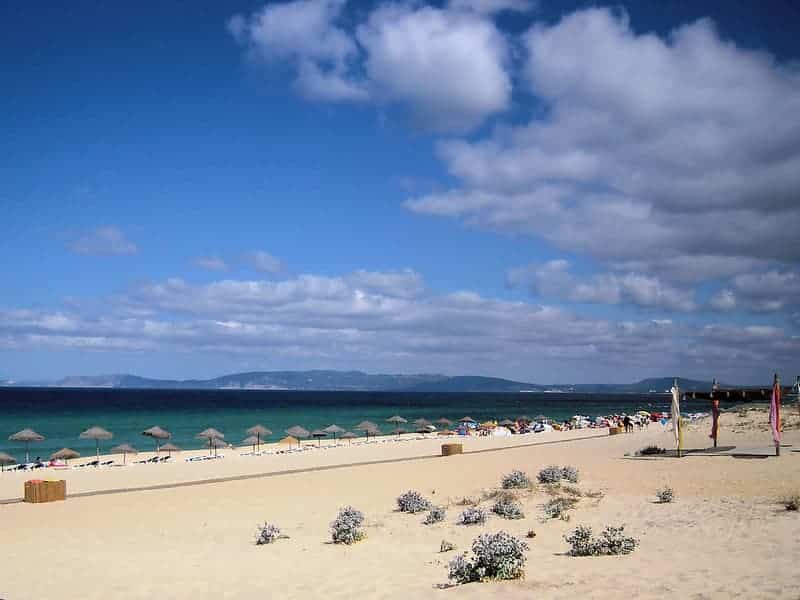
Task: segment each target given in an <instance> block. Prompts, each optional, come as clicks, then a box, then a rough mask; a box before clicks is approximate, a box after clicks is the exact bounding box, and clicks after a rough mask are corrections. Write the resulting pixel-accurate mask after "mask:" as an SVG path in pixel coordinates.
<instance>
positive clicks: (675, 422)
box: [670, 379, 683, 456]
mask: <svg viewBox="0 0 800 600" xmlns="http://www.w3.org/2000/svg"><path fill="white" fill-rule="evenodd" d="M670 391H671V392H672V407H671V409H670V410H671V411H672V431H673V432H674V433H675V446H676V448H677V449H678V456H680V455H681V450H682V448H681V447H682V446H683V431H681V429H682V424H681V389H680V388H679V387H678V380H677V379H674V380H673V381H672V389H671V390H670Z"/></svg>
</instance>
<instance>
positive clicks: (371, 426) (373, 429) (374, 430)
mask: <svg viewBox="0 0 800 600" xmlns="http://www.w3.org/2000/svg"><path fill="white" fill-rule="evenodd" d="M356 429H358V430H359V431H363V432H364V435H366V436H367V441H369V434H370V433H371V434H372V435H378V434H379V433H380V432H381V430H380V429H379V428H378V426H377V425H376V424H375V423H373V422H372V421H361V423H359V424H358V425H356Z"/></svg>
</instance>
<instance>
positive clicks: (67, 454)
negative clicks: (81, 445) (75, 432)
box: [50, 448, 81, 464]
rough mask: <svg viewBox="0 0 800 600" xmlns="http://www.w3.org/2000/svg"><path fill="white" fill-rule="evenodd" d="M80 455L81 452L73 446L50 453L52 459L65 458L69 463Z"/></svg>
mask: <svg viewBox="0 0 800 600" xmlns="http://www.w3.org/2000/svg"><path fill="white" fill-rule="evenodd" d="M80 455H81V453H80V452H75V450H73V449H72V448H62V449H61V450H59V451H58V452H53V453H52V454H51V455H50V460H63V461H64V462H65V463H66V464H69V460H70V459H71V458H78V457H79V456H80Z"/></svg>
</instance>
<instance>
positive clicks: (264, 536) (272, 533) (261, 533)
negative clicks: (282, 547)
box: [256, 523, 289, 546]
mask: <svg viewBox="0 0 800 600" xmlns="http://www.w3.org/2000/svg"><path fill="white" fill-rule="evenodd" d="M287 537H289V536H287V535H282V534H281V528H280V527H278V526H277V525H273V524H272V523H264V524H263V525H259V527H258V529H257V530H256V545H257V546H262V545H264V544H271V543H273V542H274V541H275V540H280V539H285V538H287Z"/></svg>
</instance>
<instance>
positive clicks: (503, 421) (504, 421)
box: [500, 419, 514, 427]
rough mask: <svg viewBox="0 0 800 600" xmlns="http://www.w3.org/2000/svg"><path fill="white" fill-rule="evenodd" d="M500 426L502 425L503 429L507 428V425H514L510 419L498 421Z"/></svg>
mask: <svg viewBox="0 0 800 600" xmlns="http://www.w3.org/2000/svg"><path fill="white" fill-rule="evenodd" d="M500 425H502V426H503V427H508V426H509V425H514V421H512V420H511V419H503V420H502V421H500Z"/></svg>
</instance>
